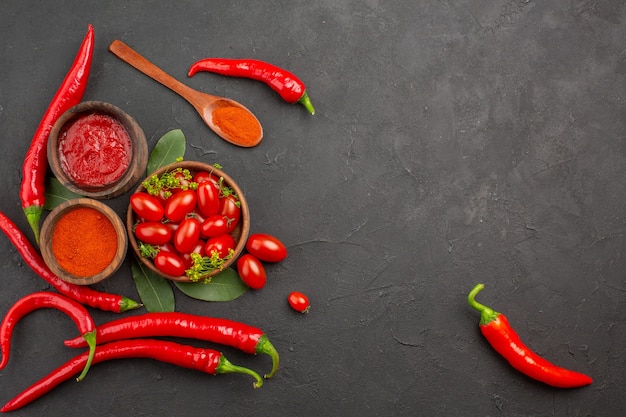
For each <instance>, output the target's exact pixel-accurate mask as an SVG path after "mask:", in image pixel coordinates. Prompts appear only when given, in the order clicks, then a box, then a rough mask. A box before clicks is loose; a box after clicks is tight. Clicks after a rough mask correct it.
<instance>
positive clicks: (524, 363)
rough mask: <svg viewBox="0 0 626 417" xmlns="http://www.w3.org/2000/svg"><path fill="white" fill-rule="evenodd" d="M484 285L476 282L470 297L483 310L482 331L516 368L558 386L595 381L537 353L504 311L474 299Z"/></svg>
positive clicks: (567, 386)
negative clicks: (521, 336) (513, 327)
mask: <svg viewBox="0 0 626 417" xmlns="http://www.w3.org/2000/svg"><path fill="white" fill-rule="evenodd" d="M483 288H485V286H484V285H483V284H478V285H476V286H475V287H474V288H473V289H472V291H471V292H470V293H469V295H468V297H467V300H468V302H469V304H470V306H472V307H473V308H475V309H476V310H478V311H480V330H481V332H482V334H483V335H484V336H485V338H486V339H487V341H488V342H489V344H490V345H491V346H492V347H493V348H494V349H495V350H496V351H497V352H498V353H499V354H500V355H502V356H503V357H504V358H505V359H506V360H507V361H508V362H509V363H510V364H511V365H512V366H513V368H515V369H517V370H518V371H520V372H522V373H523V374H526V375H527V376H529V377H531V378H533V379H536V380H537V381H541V382H543V383H546V384H548V385H552V386H554V387H558V388H577V387H582V386H584V385H589V384H591V383H592V382H593V380H592V379H591V378H590V377H589V376H587V375H584V374H581V373H578V372H575V371H570V370H569V369H564V368H561V367H559V366H556V365H554V364H552V363H550V362H548V361H547V360H545V359H544V358H542V357H540V356H539V355H537V354H536V353H534V352H533V351H532V350H531V349H530V348H529V347H528V346H526V345H525V344H524V343H523V342H522V341H521V340H520V338H519V336H518V334H517V333H516V332H515V330H513V329H512V328H511V325H510V324H509V321H508V319H507V318H506V317H505V316H504V315H503V314H500V313H498V312H496V311H494V310H492V309H491V308H489V307H486V306H484V305H482V304H480V303H478V302H477V301H476V300H475V299H474V298H475V297H476V294H478V293H479V292H480V291H482V290H483Z"/></svg>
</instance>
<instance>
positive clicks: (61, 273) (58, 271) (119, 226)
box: [40, 198, 128, 285]
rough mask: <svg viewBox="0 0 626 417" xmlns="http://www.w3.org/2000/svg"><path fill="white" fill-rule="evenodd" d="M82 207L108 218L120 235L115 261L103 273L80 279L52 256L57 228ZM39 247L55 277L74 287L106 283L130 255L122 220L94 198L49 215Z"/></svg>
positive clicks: (68, 204) (71, 202)
mask: <svg viewBox="0 0 626 417" xmlns="http://www.w3.org/2000/svg"><path fill="white" fill-rule="evenodd" d="M81 207H88V208H92V209H95V210H97V211H99V212H100V213H102V214H103V215H104V216H106V218H107V219H108V220H109V221H110V222H111V224H112V225H113V228H114V229H115V232H116V235H117V251H116V253H115V256H114V257H113V260H112V261H111V263H110V264H109V265H108V266H107V267H106V268H104V269H103V270H102V271H100V272H99V273H97V274H95V275H92V276H90V277H79V276H76V275H74V274H71V273H69V272H67V271H66V270H64V269H63V268H61V266H60V265H59V264H58V263H57V262H56V258H55V257H54V254H53V253H52V233H53V231H54V228H55V227H56V224H57V223H58V221H59V220H60V219H61V217H63V216H64V215H65V214H67V213H68V212H70V211H72V210H75V209H77V208H81ZM40 244H41V246H40V249H41V255H42V257H43V259H44V262H45V263H46V265H48V268H50V270H51V271H52V272H53V273H54V274H55V275H57V276H58V277H59V278H61V279H62V280H63V281H66V282H70V283H72V284H77V285H91V284H95V283H97V282H100V281H103V280H105V279H107V278H109V277H111V275H113V274H114V273H115V272H117V270H118V269H119V268H120V266H121V265H122V263H123V262H124V259H125V258H126V253H127V251H128V236H127V234H126V228H125V227H124V223H123V222H122V219H121V218H120V216H118V214H117V213H116V212H115V211H113V209H112V208H110V207H109V206H107V205H106V204H104V203H102V202H100V201H97V200H94V199H91V198H76V199H73V200H68V201H66V202H64V203H61V204H59V205H58V206H57V207H55V208H54V209H53V210H52V211H51V212H50V213H49V214H48V216H47V217H46V219H45V220H44V222H43V224H42V227H41V235H40Z"/></svg>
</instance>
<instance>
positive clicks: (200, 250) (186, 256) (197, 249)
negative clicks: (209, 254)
mask: <svg viewBox="0 0 626 417" xmlns="http://www.w3.org/2000/svg"><path fill="white" fill-rule="evenodd" d="M204 245H205V242H204V240H202V239H198V241H197V242H196V244H195V245H194V247H193V248H192V249H191V250H190V251H189V252H188V253H181V254H180V257H181V259H182V260H183V262H185V267H186V268H191V266H192V265H193V260H192V259H191V254H192V253H197V254H198V255H200V256H204Z"/></svg>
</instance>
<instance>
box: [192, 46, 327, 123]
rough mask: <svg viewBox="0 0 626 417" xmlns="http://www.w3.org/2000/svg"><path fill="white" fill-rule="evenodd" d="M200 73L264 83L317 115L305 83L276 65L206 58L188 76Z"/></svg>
mask: <svg viewBox="0 0 626 417" xmlns="http://www.w3.org/2000/svg"><path fill="white" fill-rule="evenodd" d="M198 71H208V72H213V73H215V74H221V75H228V76H231V77H241V78H250V79H252V80H256V81H262V82H264V83H265V84H267V85H268V86H270V87H271V88H272V90H274V91H276V92H277V93H278V94H280V96H281V97H282V99H283V100H285V101H286V102H287V103H292V104H293V103H300V104H302V105H303V106H304V107H305V108H306V109H307V110H308V111H309V113H311V114H315V108H313V104H312V103H311V99H310V98H309V95H308V93H307V92H306V86H305V85H304V83H303V82H302V81H301V80H300V79H299V78H298V77H296V75H295V74H293V73H291V72H289V71H287V70H286V69H283V68H280V67H277V66H276V65H272V64H270V63H267V62H264V61H259V60H257V59H228V58H205V59H201V60H199V61H197V62H195V63H194V64H192V65H191V67H190V68H189V72H188V73H187V75H188V76H189V77H193V76H194V74H196V73H197V72H198Z"/></svg>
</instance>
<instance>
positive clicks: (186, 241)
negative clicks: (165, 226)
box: [174, 217, 200, 253]
mask: <svg viewBox="0 0 626 417" xmlns="http://www.w3.org/2000/svg"><path fill="white" fill-rule="evenodd" d="M198 239H200V222H199V221H198V219H194V218H193V217H188V218H186V219H184V220H183V221H182V222H180V224H179V225H178V228H177V229H176V233H175V234H174V247H175V248H176V250H177V251H178V252H180V253H188V252H191V250H192V249H193V247H194V246H195V245H196V243H197V242H198Z"/></svg>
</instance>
